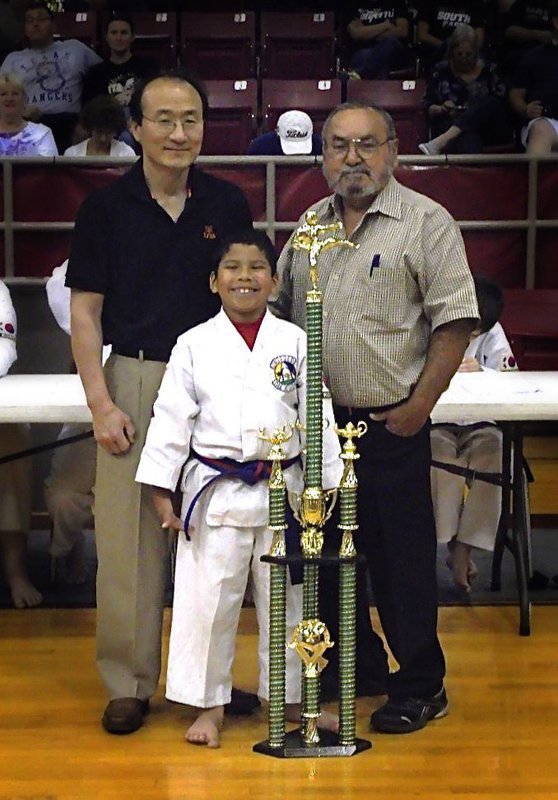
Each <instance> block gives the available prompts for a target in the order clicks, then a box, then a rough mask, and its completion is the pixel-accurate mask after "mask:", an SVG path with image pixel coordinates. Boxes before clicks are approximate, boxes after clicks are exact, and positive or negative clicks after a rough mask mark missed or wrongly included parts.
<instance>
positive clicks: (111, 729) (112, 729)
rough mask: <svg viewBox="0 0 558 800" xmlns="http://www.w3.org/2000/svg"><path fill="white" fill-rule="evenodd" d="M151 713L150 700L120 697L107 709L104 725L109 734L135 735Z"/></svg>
mask: <svg viewBox="0 0 558 800" xmlns="http://www.w3.org/2000/svg"><path fill="white" fill-rule="evenodd" d="M148 711H149V700H139V699H138V698H137V697H118V698H116V700H111V701H110V703H109V704H108V706H107V707H106V708H105V713H104V714H103V719H102V724H103V728H104V729H105V730H106V731H107V732H108V733H120V734H124V733H133V732H134V731H137V730H138V728H141V726H142V725H143V719H144V717H145V715H146V714H147V712H148Z"/></svg>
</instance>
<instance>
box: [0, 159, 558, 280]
mask: <svg viewBox="0 0 558 800" xmlns="http://www.w3.org/2000/svg"><path fill="white" fill-rule="evenodd" d="M133 163H134V159H118V160H117V161H116V160H115V159H106V158H100V157H88V158H66V157H56V158H25V159H23V158H0V168H1V173H2V184H3V206H4V214H3V220H2V221H0V232H2V233H3V238H4V267H5V278H6V281H7V282H8V283H10V282H18V283H19V282H24V283H25V282H29V283H32V282H36V281H37V280H42V279H37V278H29V277H25V276H22V277H16V264H15V255H14V253H15V250H14V241H15V236H16V235H17V234H21V233H25V232H30V233H35V232H64V231H71V230H72V228H73V222H69V221H62V220H61V221H60V222H56V221H54V222H45V221H42V220H40V219H38V220H33V221H30V222H29V221H28V222H21V221H18V220H17V219H16V218H15V217H14V184H15V177H16V175H15V173H16V171H17V169H18V167H20V166H22V167H25V168H28V167H29V166H33V165H35V164H37V165H40V166H42V167H44V166H45V165H47V166H48V165H52V167H53V169H57V168H66V167H68V166H71V167H76V166H77V167H88V168H90V167H104V166H106V167H109V166H110V167H111V168H112V169H115V168H120V167H123V168H126V167H128V166H129V165H131V164H133ZM198 163H199V164H200V165H201V166H203V165H204V164H205V165H210V166H215V167H219V166H222V167H231V166H234V167H235V169H238V170H243V169H244V168H247V167H252V168H253V167H254V166H260V167H261V168H262V169H263V170H264V171H265V212H264V215H263V218H261V219H259V220H258V221H256V223H255V225H256V227H258V228H262V229H264V230H266V232H267V233H268V234H269V235H270V237H271V238H272V239H273V240H274V239H275V235H276V233H277V232H279V231H290V230H292V229H293V228H294V227H295V226H296V224H297V222H298V220H297V219H292V220H287V221H279V220H277V219H276V215H277V168H278V167H280V166H293V165H296V166H299V167H306V168H308V167H312V166H315V167H317V168H319V167H320V166H321V158H320V157H315V156H296V157H287V156H278V157H277V156H202V157H200V158H199V159H198ZM546 163H550V164H553V165H558V154H552V155H548V156H539V157H535V156H529V155H527V154H513V155H508V154H506V155H492V156H486V155H468V156H465V155H462V156H457V155H456V156H445V155H443V156H419V155H417V156H414V155H404V156H400V157H399V161H398V164H399V166H401V167H409V166H413V167H432V166H437V167H446V168H447V169H448V176H449V180H450V182H451V168H452V167H453V166H464V165H465V166H482V165H487V166H491V167H494V166H506V165H516V166H517V165H522V166H523V167H524V168H525V170H526V179H525V183H526V186H525V183H523V184H522V185H521V186H519V185H518V191H522V192H526V201H527V202H526V209H527V211H526V215H525V217H524V218H523V219H482V220H470V219H469V220H468V219H459V218H458V219H457V222H458V224H459V226H460V228H461V229H462V230H463V231H471V230H475V231H494V230H499V231H501V230H510V231H512V230H522V231H525V232H526V256H525V259H526V263H525V288H533V287H534V286H535V264H536V249H537V234H538V232H539V231H541V230H548V229H558V219H543V218H539V217H538V216H537V212H538V196H539V177H540V176H539V166H540V165H541V164H546ZM521 180H522V181H523V180H524V179H523V176H522V178H521ZM424 193H425V194H427V193H428V192H424ZM45 203H48V198H45Z"/></svg>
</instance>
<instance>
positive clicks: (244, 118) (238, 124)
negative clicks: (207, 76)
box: [202, 78, 258, 156]
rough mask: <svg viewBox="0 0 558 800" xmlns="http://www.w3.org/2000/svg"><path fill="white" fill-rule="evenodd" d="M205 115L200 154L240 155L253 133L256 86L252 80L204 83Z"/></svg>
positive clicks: (254, 128) (255, 112) (244, 151)
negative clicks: (206, 98)
mask: <svg viewBox="0 0 558 800" xmlns="http://www.w3.org/2000/svg"><path fill="white" fill-rule="evenodd" d="M205 88H206V90H207V96H208V100H209V114H208V117H207V120H206V123H205V131H204V137H203V149H202V152H203V154H204V155H222V156H223V155H244V154H245V153H246V150H247V149H248V145H249V144H250V141H251V140H252V139H253V137H254V136H255V133H256V116H257V108H258V87H257V81H256V80H255V79H254V78H250V79H248V80H237V81H231V80H227V81H205Z"/></svg>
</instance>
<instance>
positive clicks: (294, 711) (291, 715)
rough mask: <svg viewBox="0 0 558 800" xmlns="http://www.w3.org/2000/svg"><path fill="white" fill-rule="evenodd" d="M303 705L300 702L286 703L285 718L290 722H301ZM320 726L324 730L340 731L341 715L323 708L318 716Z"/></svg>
mask: <svg viewBox="0 0 558 800" xmlns="http://www.w3.org/2000/svg"><path fill="white" fill-rule="evenodd" d="M300 713H301V707H300V703H287V704H286V705H285V718H286V719H287V721H288V722H300ZM318 728H321V729H322V730H324V731H332V732H333V733H339V717H338V716H337V714H332V713H331V711H324V710H323V709H322V711H321V713H320V716H319V717H318Z"/></svg>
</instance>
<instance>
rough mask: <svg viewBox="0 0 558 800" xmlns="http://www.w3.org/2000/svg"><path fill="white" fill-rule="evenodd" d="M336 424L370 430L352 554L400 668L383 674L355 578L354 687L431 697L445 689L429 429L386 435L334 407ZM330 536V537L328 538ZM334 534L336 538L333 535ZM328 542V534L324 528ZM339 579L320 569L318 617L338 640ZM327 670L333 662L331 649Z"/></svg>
mask: <svg viewBox="0 0 558 800" xmlns="http://www.w3.org/2000/svg"><path fill="white" fill-rule="evenodd" d="M335 414H336V421H337V424H338V425H340V426H343V425H344V424H346V422H347V421H348V420H349V419H352V421H353V422H354V423H356V422H358V420H359V419H361V418H363V419H365V421H366V422H367V423H368V432H367V433H366V434H365V435H364V436H363V437H361V438H360V439H359V440H358V443H357V446H358V452H359V454H360V459H359V460H358V461H357V462H356V471H357V477H358V482H359V487H358V521H359V526H360V527H359V530H358V531H357V533H356V535H355V544H356V548H357V551H359V552H360V553H363V554H364V555H365V556H366V559H367V570H368V574H369V577H370V583H371V588H372V592H373V595H374V601H375V603H376V606H377V608H378V612H379V615H380V620H381V623H382V627H383V630H384V633H385V636H386V639H387V642H388V644H389V647H390V649H391V651H392V654H393V656H394V657H395V658H396V660H397V662H398V665H399V669H398V670H397V671H395V672H392V673H390V674H389V675H386V672H387V661H386V655H385V653H384V652H383V645H382V642H381V639H380V637H379V636H377V634H375V633H373V632H372V629H371V625H370V621H369V616H368V605H367V602H366V586H365V581H364V580H363V578H364V575H362V576H361V579H360V581H359V594H358V598H359V601H358V610H357V686H358V684H359V682H361V683H364V684H365V685H366V684H367V683H369V684H375V683H377V682H381V681H385V685H386V689H387V693H388V694H389V695H390V697H428V696H431V695H433V694H435V693H436V692H438V691H439V689H440V688H441V687H442V684H443V679H444V674H445V660H444V655H443V652H442V649H441V647H440V643H439V641H438V636H437V618H438V587H437V578H436V529H435V522H434V514H433V510H432V497H431V490H430V461H431V452H430V424H429V423H428V424H426V425H425V426H424V427H423V428H422V430H420V431H419V432H418V433H417V434H416V435H415V436H411V437H399V436H395V435H394V434H391V433H389V431H387V430H386V427H385V425H384V423H383V422H372V421H371V420H370V419H368V418H367V417H368V415H367V414H366V413H363V412H362V410H360V412H359V410H358V409H357V410H353V412H352V413H351V414H349V413H348V412H347V411H346V410H345V409H339V408H336V409H335ZM328 534H329V536H328ZM333 535H335V534H333ZM326 538H327V539H328V541H331V539H332V534H331V531H330V530H328V531H326ZM337 603H338V575H337V574H336V571H334V570H328V569H324V570H323V571H322V575H321V579H320V613H321V615H322V618H323V619H324V621H325V622H326V624H327V625H328V627H330V631H331V633H332V638H335V636H336V631H337V625H336V620H337V617H338V611H337ZM327 655H328V658H330V657H331V661H332V663H331V664H330V667H331V673H330V676H327V671H328V670H330V667H328V668H327V670H326V672H325V673H324V676H323V679H324V681H328V680H331V677H333V676H334V675H335V670H336V659H335V653H334V652H333V651H332V650H329V651H328V654H327ZM326 676H327V677H326Z"/></svg>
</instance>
